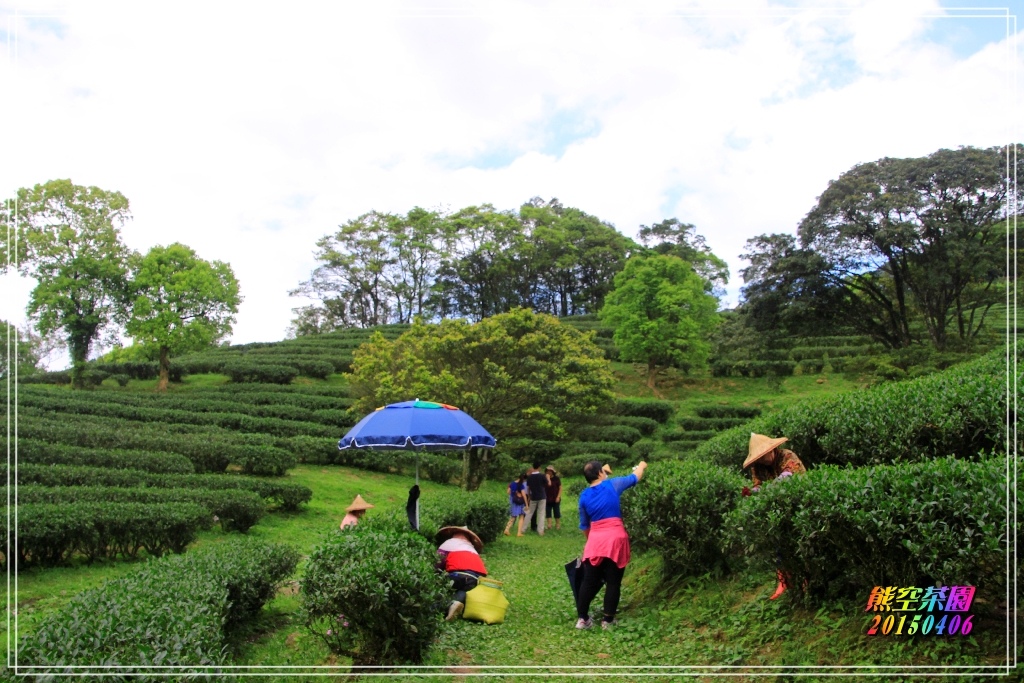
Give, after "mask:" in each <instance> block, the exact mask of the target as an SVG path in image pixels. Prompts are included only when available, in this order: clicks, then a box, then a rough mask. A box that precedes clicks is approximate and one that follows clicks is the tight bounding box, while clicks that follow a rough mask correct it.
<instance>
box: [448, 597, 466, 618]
mask: <svg viewBox="0 0 1024 683" xmlns="http://www.w3.org/2000/svg"><path fill="white" fill-rule="evenodd" d="M464 609H466V606H465V605H464V604H463V603H461V602H459V601H458V600H453V601H452V604H451V605H449V607H448V616H446V617H445V618H444V620H445V621H455V620H456V619H458V618H459V617H460V616H462V610H464Z"/></svg>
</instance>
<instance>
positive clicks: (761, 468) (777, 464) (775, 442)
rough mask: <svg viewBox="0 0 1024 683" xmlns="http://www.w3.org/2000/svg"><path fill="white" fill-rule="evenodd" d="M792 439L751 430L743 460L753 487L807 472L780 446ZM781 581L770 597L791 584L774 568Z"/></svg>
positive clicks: (770, 598)
mask: <svg viewBox="0 0 1024 683" xmlns="http://www.w3.org/2000/svg"><path fill="white" fill-rule="evenodd" d="M787 441H789V439H787V438H786V437H784V436H783V437H781V438H778V439H773V438H772V437H770V436H765V435H764V434H756V433H754V432H751V433H750V444H749V445H748V446H747V458H746V460H744V461H743V469H747V468H748V467H749V468H750V481H751V483H753V485H754V488H753V490H754V491H755V492H756V491H760V490H761V485H762V484H763V483H765V482H768V481H774V480H776V479H785V478H786V477H790V476H792V475H794V474H803V473H804V472H806V471H807V469H806V468H805V467H804V464H803V463H802V462H800V458H798V457H797V456H796V453H794V452H793V451H791V450H788V449H785V448H779V446H781V445H782V444H784V443H786V442H787ZM743 495H745V496H748V495H750V489H748V488H747V487H746V486H744V487H743ZM776 563H777V564H779V565H781V563H782V560H781V558H780V557H779V556H778V552H776ZM775 575H776V577H777V578H778V580H779V584H778V585H777V586H776V587H775V592H774V593H772V595H771V597H769V598H768V599H769V600H775V599H776V598H778V597H779V596H780V595H782V594H783V593H784V592H785V591H786V588H787V587H788V580H787V579H788V577H787V575H786V573H785V572H783V571H782V568H781V566H780V567H778V568H777V569H776V570H775Z"/></svg>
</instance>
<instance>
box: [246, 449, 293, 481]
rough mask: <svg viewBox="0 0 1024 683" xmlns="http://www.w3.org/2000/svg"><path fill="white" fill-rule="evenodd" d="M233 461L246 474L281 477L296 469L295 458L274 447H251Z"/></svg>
mask: <svg viewBox="0 0 1024 683" xmlns="http://www.w3.org/2000/svg"><path fill="white" fill-rule="evenodd" d="M233 460H234V461H235V463H236V464H238V465H241V466H242V472H243V473H244V474H255V475H257V476H270V477H280V476H282V475H283V474H285V473H286V472H287V471H288V470H289V469H291V468H292V467H295V456H293V455H292V454H291V453H290V452H288V451H285V450H282V449H280V448H275V447H273V446H249V447H248V448H246V449H245V451H244V452H243V453H242V454H241V455H240V456H239V455H236V456H235V457H234V458H233Z"/></svg>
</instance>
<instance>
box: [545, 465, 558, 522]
mask: <svg viewBox="0 0 1024 683" xmlns="http://www.w3.org/2000/svg"><path fill="white" fill-rule="evenodd" d="M544 474H545V475H546V476H547V480H548V483H547V485H546V486H545V492H546V493H547V497H548V498H547V504H546V509H547V515H546V517H547V519H553V520H554V524H555V529H561V528H562V480H561V478H560V477H559V476H558V472H556V471H555V468H554V467H552V466H551V465H548V466H547V467H546V468H544Z"/></svg>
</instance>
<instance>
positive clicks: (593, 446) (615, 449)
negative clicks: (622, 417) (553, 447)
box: [562, 441, 629, 462]
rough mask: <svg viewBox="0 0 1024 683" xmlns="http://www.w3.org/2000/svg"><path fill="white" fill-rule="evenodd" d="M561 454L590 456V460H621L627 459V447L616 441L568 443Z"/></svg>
mask: <svg viewBox="0 0 1024 683" xmlns="http://www.w3.org/2000/svg"><path fill="white" fill-rule="evenodd" d="M562 452H563V453H564V454H565V455H566V456H572V455H592V456H593V457H592V458H590V460H601V459H602V458H604V459H610V460H622V459H623V458H627V457H629V446H627V445H626V444H624V443H621V442H618V441H570V442H569V443H566V444H565V445H564V446H563V448H562ZM584 462H586V461H584Z"/></svg>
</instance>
